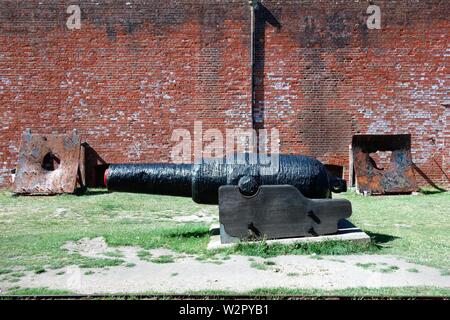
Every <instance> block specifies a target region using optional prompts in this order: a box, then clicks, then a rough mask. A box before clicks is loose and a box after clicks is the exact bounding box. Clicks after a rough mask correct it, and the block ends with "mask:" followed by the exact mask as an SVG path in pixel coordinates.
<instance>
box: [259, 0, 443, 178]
mask: <svg viewBox="0 0 450 320" xmlns="http://www.w3.org/2000/svg"><path fill="white" fill-rule="evenodd" d="M282 3H283V4H282V5H280V1H275V0H265V1H263V4H264V6H265V8H266V9H267V11H268V12H270V13H271V14H272V15H273V17H272V18H271V19H272V20H275V21H276V22H275V23H274V22H272V23H270V19H268V22H267V23H266V24H265V34H264V37H263V39H264V45H263V47H264V52H262V53H260V56H262V58H260V59H259V60H260V66H259V68H261V64H262V68H263V69H264V72H260V74H261V75H262V76H261V79H259V81H258V83H259V85H258V87H257V90H258V91H259V94H257V97H259V99H258V103H259V106H260V107H261V106H263V111H261V110H260V112H261V113H262V114H263V118H264V125H265V126H268V127H271V126H277V127H279V128H280V129H281V131H282V133H281V134H280V137H281V142H282V149H283V151H284V152H293V153H303V154H311V155H314V156H316V157H317V158H319V159H320V160H322V161H323V162H325V163H329V164H336V165H342V166H344V167H346V169H347V167H348V146H349V144H350V143H351V138H352V135H353V134H384V133H392V134H402V133H410V134H411V135H412V141H413V150H412V152H413V160H414V162H415V163H416V164H417V166H418V167H419V168H420V169H421V170H422V171H423V172H424V173H425V174H426V175H427V176H428V178H429V179H431V180H432V181H434V182H435V183H438V184H444V185H448V184H449V180H448V176H449V166H448V161H449V160H448V151H446V148H445V146H447V149H448V145H449V139H450V136H449V134H448V132H447V133H446V132H445V127H446V126H447V128H448V119H446V117H445V113H446V112H447V114H448V109H447V111H446V108H445V107H444V106H443V105H442V103H443V102H444V101H445V99H446V98H447V99H448V91H449V82H448V69H447V67H448V61H449V49H448V48H449V37H448V34H449V31H450V28H449V27H450V23H449V21H450V20H449V18H448V17H449V6H448V1H374V3H375V4H377V5H378V6H380V8H381V13H382V15H381V17H382V28H381V29H380V30H376V29H375V30H369V29H368V28H367V24H366V21H367V15H366V10H367V7H368V5H369V4H368V2H367V1H312V0H310V1H298V0H285V1H283V2H282ZM277 24H279V27H276V25H277ZM280 26H281V27H280ZM447 131H448V129H447ZM446 141H447V142H446ZM446 161H447V164H445V162H446ZM345 171H346V172H348V170H345ZM417 178H418V180H419V182H420V183H425V181H424V179H423V177H421V176H420V175H419V174H418V175H417Z"/></svg>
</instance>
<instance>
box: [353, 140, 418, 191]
mask: <svg viewBox="0 0 450 320" xmlns="http://www.w3.org/2000/svg"><path fill="white" fill-rule="evenodd" d="M352 151H353V167H354V169H355V173H356V184H357V191H358V192H360V193H368V194H396V193H411V192H414V191H416V190H417V184H416V179H415V176H414V164H413V162H412V156H411V135H409V134H402V135H355V136H354V137H353V140H352ZM377 151H391V152H392V154H391V159H390V162H389V165H388V167H387V168H379V167H378V166H377V164H376V162H375V160H374V159H373V158H372V157H371V154H372V153H376V152H377Z"/></svg>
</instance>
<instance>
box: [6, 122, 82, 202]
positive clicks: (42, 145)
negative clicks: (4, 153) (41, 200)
mask: <svg viewBox="0 0 450 320" xmlns="http://www.w3.org/2000/svg"><path fill="white" fill-rule="evenodd" d="M80 147H81V138H80V137H79V136H78V134H77V133H76V131H75V130H74V131H73V132H72V134H69V135H56V134H51V135H41V134H31V131H29V130H27V131H25V132H24V133H23V134H22V142H21V145H20V150H19V159H18V166H17V172H16V177H15V180H14V185H13V192H14V193H17V194H32V195H50V194H58V193H73V192H74V191H75V189H76V186H77V179H78V177H79V176H80V171H79V162H80ZM78 182H79V181H78Z"/></svg>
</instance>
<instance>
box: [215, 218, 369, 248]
mask: <svg viewBox="0 0 450 320" xmlns="http://www.w3.org/2000/svg"><path fill="white" fill-rule="evenodd" d="M338 228H339V230H338V233H336V234H331V235H326V236H317V237H303V238H287V239H275V240H267V241H266V243H267V244H268V245H271V244H293V243H308V242H322V241H331V240H333V241H351V242H359V243H368V242H370V237H369V236H368V235H367V234H366V233H365V232H363V231H362V230H361V229H359V228H357V227H356V226H355V225H353V224H352V223H351V222H349V221H348V220H341V221H340V222H339V226H338ZM210 235H211V240H210V241H209V244H208V250H214V249H221V248H230V247H233V246H235V245H237V243H225V244H223V243H221V241H220V226H219V225H213V226H211V228H210ZM247 243H252V241H249V242H247Z"/></svg>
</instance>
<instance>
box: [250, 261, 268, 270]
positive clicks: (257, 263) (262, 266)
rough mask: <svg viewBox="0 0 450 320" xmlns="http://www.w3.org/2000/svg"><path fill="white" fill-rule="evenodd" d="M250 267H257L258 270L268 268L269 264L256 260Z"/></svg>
mask: <svg viewBox="0 0 450 320" xmlns="http://www.w3.org/2000/svg"><path fill="white" fill-rule="evenodd" d="M250 267H252V268H254V269H257V270H267V265H266V264H264V263H259V262H255V261H253V262H252V263H250Z"/></svg>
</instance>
